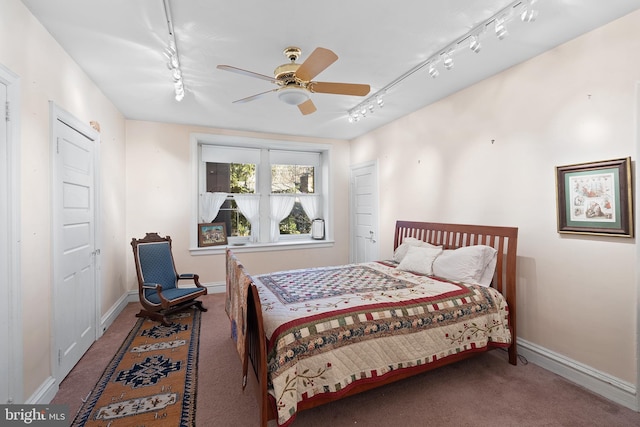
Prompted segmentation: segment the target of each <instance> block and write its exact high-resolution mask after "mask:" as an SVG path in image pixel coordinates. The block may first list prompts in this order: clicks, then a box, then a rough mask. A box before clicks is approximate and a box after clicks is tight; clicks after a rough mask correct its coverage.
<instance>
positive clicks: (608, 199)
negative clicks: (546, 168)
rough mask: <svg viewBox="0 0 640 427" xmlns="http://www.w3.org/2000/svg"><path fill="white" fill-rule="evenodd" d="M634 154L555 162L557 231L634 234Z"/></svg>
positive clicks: (610, 234) (631, 235)
mask: <svg viewBox="0 0 640 427" xmlns="http://www.w3.org/2000/svg"><path fill="white" fill-rule="evenodd" d="M632 195H633V191H632V181H631V158H630V157H627V158H623V159H613V160H605V161H601V162H592V163H580V164H575V165H568V166H556V196H557V205H558V233H574V234H595V235H606V236H620V237H633V202H632Z"/></svg>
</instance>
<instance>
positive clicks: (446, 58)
mask: <svg viewBox="0 0 640 427" xmlns="http://www.w3.org/2000/svg"><path fill="white" fill-rule="evenodd" d="M442 58H443V60H442V65H444V68H446V69H447V70H450V69H452V68H453V58H452V57H451V54H449V53H443V54H442Z"/></svg>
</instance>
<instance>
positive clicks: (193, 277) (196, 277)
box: [178, 273, 204, 288]
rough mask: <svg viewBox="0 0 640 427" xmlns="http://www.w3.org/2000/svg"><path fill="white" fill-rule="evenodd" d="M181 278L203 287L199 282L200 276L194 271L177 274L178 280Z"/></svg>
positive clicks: (197, 286)
mask: <svg viewBox="0 0 640 427" xmlns="http://www.w3.org/2000/svg"><path fill="white" fill-rule="evenodd" d="M183 279H190V280H193V283H195V285H196V288H204V286H202V285H201V284H200V276H199V275H197V274H194V273H183V274H179V275H178V280H183Z"/></svg>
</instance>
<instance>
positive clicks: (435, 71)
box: [429, 62, 440, 79]
mask: <svg viewBox="0 0 640 427" xmlns="http://www.w3.org/2000/svg"><path fill="white" fill-rule="evenodd" d="M429 75H430V76H431V77H433V78H434V79H435V78H436V77H438V76H439V75H440V71H438V69H437V68H436V64H434V63H433V62H432V63H431V64H429Z"/></svg>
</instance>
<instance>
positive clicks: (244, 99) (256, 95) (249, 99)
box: [233, 88, 278, 104]
mask: <svg viewBox="0 0 640 427" xmlns="http://www.w3.org/2000/svg"><path fill="white" fill-rule="evenodd" d="M277 90H278V88H276V89H271V90H268V91H266V92H262V93H258V94H255V95H251V96H247V97H246V98H242V99H238V100H236V101H233V104H243V103H245V102H249V101H253V100H254V99H258V98H261V97H263V96H264V95H266V94H268V93H271V92H275V91H277Z"/></svg>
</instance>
